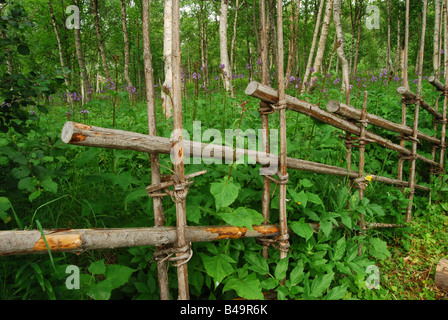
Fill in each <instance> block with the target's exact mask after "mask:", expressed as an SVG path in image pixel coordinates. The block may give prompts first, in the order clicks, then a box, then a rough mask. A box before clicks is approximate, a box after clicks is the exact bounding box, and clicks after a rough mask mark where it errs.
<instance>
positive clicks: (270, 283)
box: [261, 278, 278, 290]
mask: <svg viewBox="0 0 448 320" xmlns="http://www.w3.org/2000/svg"><path fill="white" fill-rule="evenodd" d="M276 286H278V281H277V280H276V279H275V278H267V279H266V280H263V281H261V287H262V288H263V289H266V290H272V289H274V288H275V287H276Z"/></svg>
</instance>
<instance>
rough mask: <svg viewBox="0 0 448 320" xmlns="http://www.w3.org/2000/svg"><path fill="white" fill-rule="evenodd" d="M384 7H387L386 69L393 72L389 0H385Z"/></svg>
mask: <svg viewBox="0 0 448 320" xmlns="http://www.w3.org/2000/svg"><path fill="white" fill-rule="evenodd" d="M386 7H387V69H389V72H390V71H391V70H393V67H394V65H393V63H392V49H391V44H390V3H389V0H386Z"/></svg>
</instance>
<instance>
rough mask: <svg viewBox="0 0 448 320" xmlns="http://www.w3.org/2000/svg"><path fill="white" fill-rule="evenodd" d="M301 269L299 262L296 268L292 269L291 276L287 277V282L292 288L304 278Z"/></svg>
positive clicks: (301, 263)
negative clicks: (288, 281)
mask: <svg viewBox="0 0 448 320" xmlns="http://www.w3.org/2000/svg"><path fill="white" fill-rule="evenodd" d="M303 269H304V268H303V261H299V262H298V263H297V266H295V267H294V269H292V271H291V274H290V275H289V280H290V283H291V286H292V287H293V286H295V285H297V284H298V283H299V282H300V281H302V279H303V276H304V273H303Z"/></svg>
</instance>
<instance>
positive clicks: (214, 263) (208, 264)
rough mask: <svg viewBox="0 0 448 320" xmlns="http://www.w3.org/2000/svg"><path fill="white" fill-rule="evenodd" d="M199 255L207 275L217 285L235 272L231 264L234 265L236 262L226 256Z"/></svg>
mask: <svg viewBox="0 0 448 320" xmlns="http://www.w3.org/2000/svg"><path fill="white" fill-rule="evenodd" d="M199 255H200V256H201V258H202V261H203V262H204V267H205V271H206V272H207V274H208V275H209V276H210V277H212V278H213V280H215V281H216V282H218V283H221V282H222V280H223V279H224V278H225V277H227V276H228V275H231V274H232V273H233V272H234V271H235V269H234V268H233V267H232V265H231V263H236V261H235V260H233V259H232V258H231V257H230V256H228V255H225V254H218V255H216V256H212V257H210V256H208V255H205V254H202V253H200V254H199Z"/></svg>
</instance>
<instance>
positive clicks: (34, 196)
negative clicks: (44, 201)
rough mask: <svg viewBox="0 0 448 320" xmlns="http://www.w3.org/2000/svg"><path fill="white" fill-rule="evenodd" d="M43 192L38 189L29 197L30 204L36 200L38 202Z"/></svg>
mask: <svg viewBox="0 0 448 320" xmlns="http://www.w3.org/2000/svg"><path fill="white" fill-rule="evenodd" d="M41 193H42V192H41V191H40V190H39V189H38V190H36V191H33V192H32V193H31V194H30V196H29V197H28V200H30V202H33V201H34V200H36V199H37V198H38V197H39V196H40V195H41Z"/></svg>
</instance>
